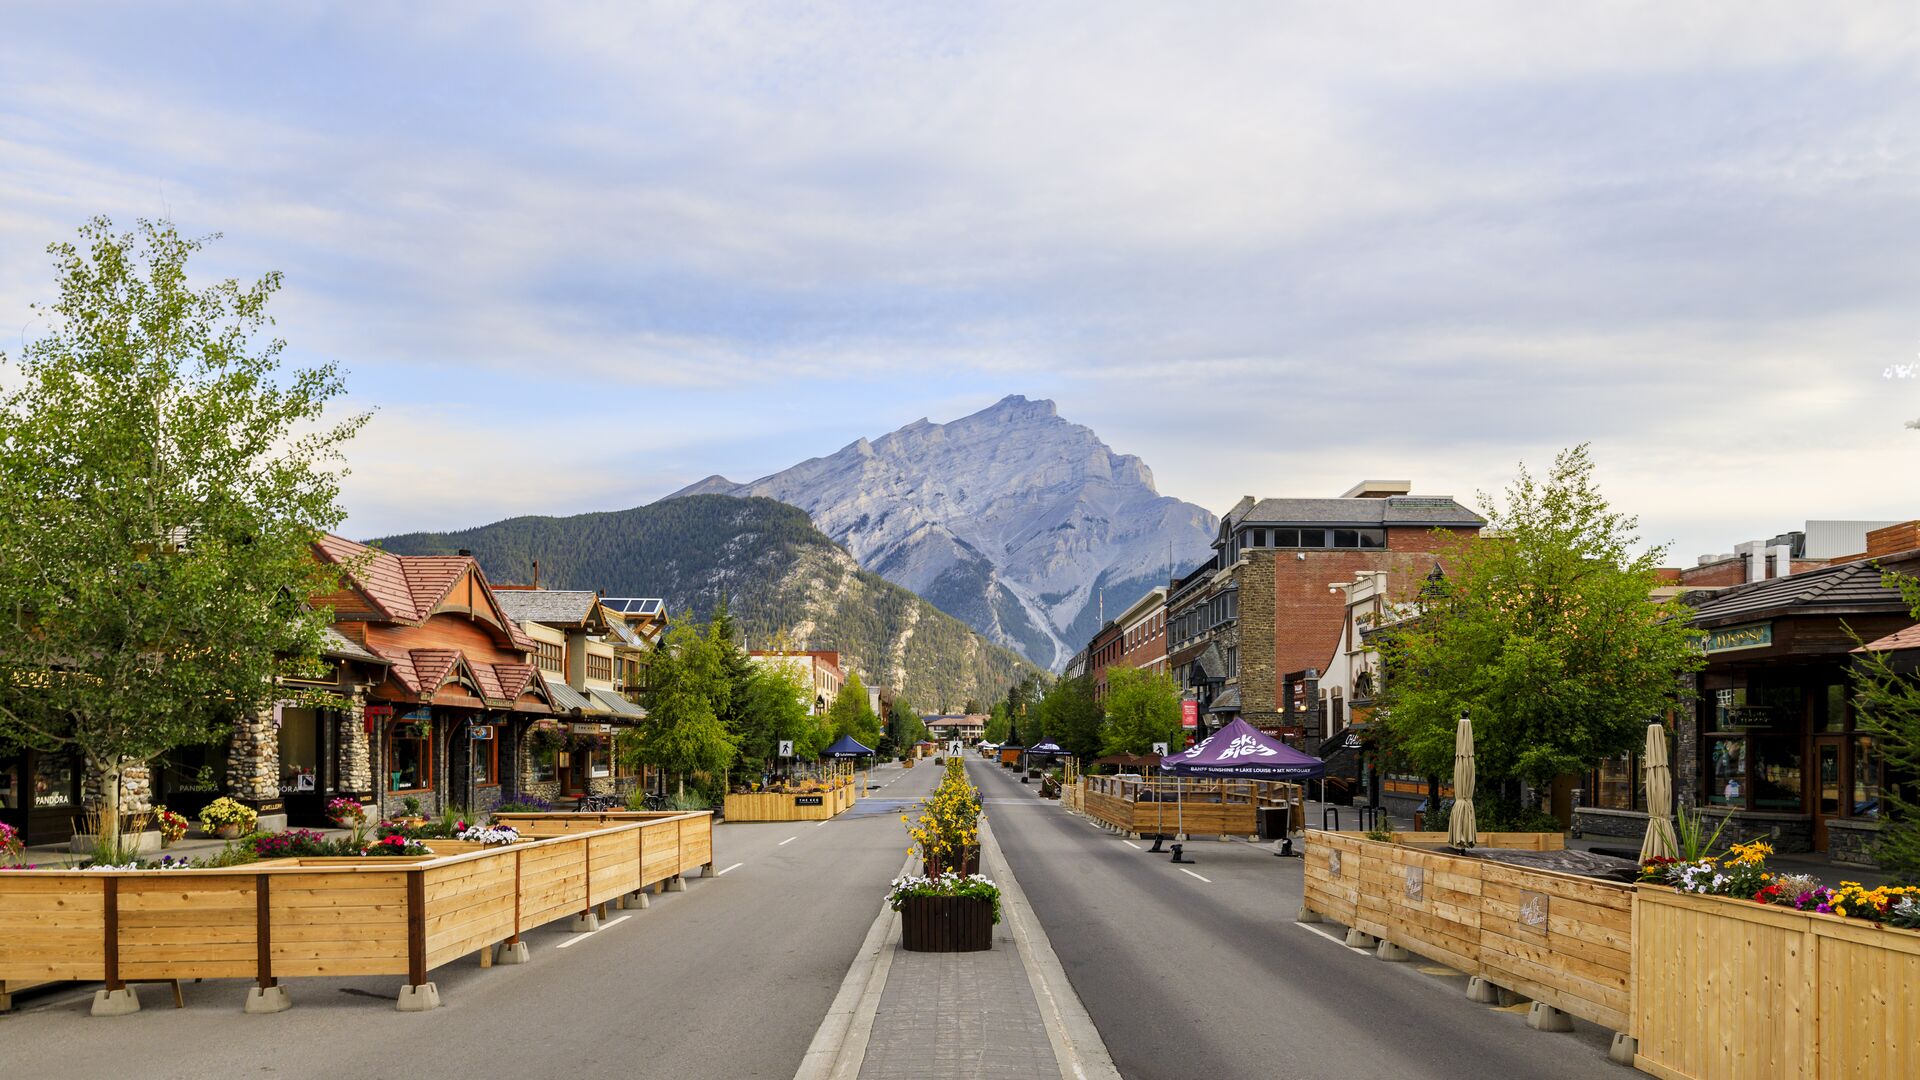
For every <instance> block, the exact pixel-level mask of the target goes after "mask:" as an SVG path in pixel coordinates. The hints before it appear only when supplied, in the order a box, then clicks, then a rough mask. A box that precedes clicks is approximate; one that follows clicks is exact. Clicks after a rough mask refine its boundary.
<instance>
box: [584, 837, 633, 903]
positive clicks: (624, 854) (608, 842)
mask: <svg viewBox="0 0 1920 1080" xmlns="http://www.w3.org/2000/svg"><path fill="white" fill-rule="evenodd" d="M634 831H636V832H637V831H638V830H634ZM586 842H587V854H588V861H589V864H590V865H591V866H592V867H593V874H592V878H591V880H590V882H589V885H588V898H589V899H590V900H592V902H593V903H596V904H604V903H607V902H608V901H610V900H613V899H615V898H616V897H621V896H625V895H626V894H628V893H630V892H632V891H634V890H635V889H638V888H639V887H640V852H639V850H638V849H637V848H635V846H634V843H633V837H631V836H629V835H627V834H626V833H624V832H613V833H601V834H598V835H595V836H589V837H587V838H586Z"/></svg>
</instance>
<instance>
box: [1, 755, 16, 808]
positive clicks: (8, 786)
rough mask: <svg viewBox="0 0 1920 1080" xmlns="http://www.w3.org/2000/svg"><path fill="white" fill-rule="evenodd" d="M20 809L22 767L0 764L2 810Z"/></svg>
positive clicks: (12, 764)
mask: <svg viewBox="0 0 1920 1080" xmlns="http://www.w3.org/2000/svg"><path fill="white" fill-rule="evenodd" d="M18 809H20V766H19V765H17V764H15V763H14V762H11V761H9V762H4V763H0V810H18Z"/></svg>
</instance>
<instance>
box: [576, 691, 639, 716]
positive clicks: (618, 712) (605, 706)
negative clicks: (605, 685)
mask: <svg viewBox="0 0 1920 1080" xmlns="http://www.w3.org/2000/svg"><path fill="white" fill-rule="evenodd" d="M587 693H589V694H592V695H593V700H595V701H597V702H599V703H600V708H601V709H602V710H604V711H605V712H607V713H608V714H610V715H612V716H614V717H616V718H618V719H621V720H645V719H646V718H647V710H645V709H643V708H641V707H640V706H638V705H635V704H634V703H633V702H631V701H628V700H627V699H626V698H623V697H621V696H620V695H619V694H615V693H613V692H611V691H608V690H592V689H589V690H588V691H587Z"/></svg>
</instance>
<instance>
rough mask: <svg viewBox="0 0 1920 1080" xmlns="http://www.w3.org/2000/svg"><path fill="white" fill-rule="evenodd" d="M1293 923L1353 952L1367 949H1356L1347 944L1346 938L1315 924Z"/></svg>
mask: <svg viewBox="0 0 1920 1080" xmlns="http://www.w3.org/2000/svg"><path fill="white" fill-rule="evenodd" d="M1293 925H1295V926H1297V927H1299V928H1300V929H1302V930H1305V931H1306V932H1307V933H1309V934H1318V935H1320V936H1321V937H1323V938H1326V939H1327V940H1328V941H1331V942H1333V943H1334V944H1335V945H1338V946H1340V947H1341V948H1343V949H1347V950H1349V951H1351V952H1360V953H1363V952H1366V951H1367V950H1366V949H1355V948H1354V947H1353V946H1351V945H1348V944H1347V940H1346V939H1345V938H1339V937H1334V936H1333V935H1332V934H1330V933H1328V932H1327V931H1325V930H1322V929H1320V928H1319V927H1317V926H1315V925H1313V924H1312V923H1303V922H1297V923H1294V924H1293Z"/></svg>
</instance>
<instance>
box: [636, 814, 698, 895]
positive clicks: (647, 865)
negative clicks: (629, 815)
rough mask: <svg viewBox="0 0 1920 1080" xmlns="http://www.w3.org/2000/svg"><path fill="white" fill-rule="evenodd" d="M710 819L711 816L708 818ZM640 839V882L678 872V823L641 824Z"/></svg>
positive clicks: (655, 880) (661, 879)
mask: <svg viewBox="0 0 1920 1080" xmlns="http://www.w3.org/2000/svg"><path fill="white" fill-rule="evenodd" d="M707 820H708V821H712V820H713V819H712V818H708V819H707ZM640 833H641V841H640V884H641V886H642V887H643V888H644V887H645V886H648V885H652V884H654V883H655V882H658V881H665V880H667V879H668V878H670V877H672V876H674V875H675V874H678V873H679V872H680V825H679V823H678V822H673V821H662V822H657V823H655V824H651V825H646V826H643V827H642V829H641V831H640Z"/></svg>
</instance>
